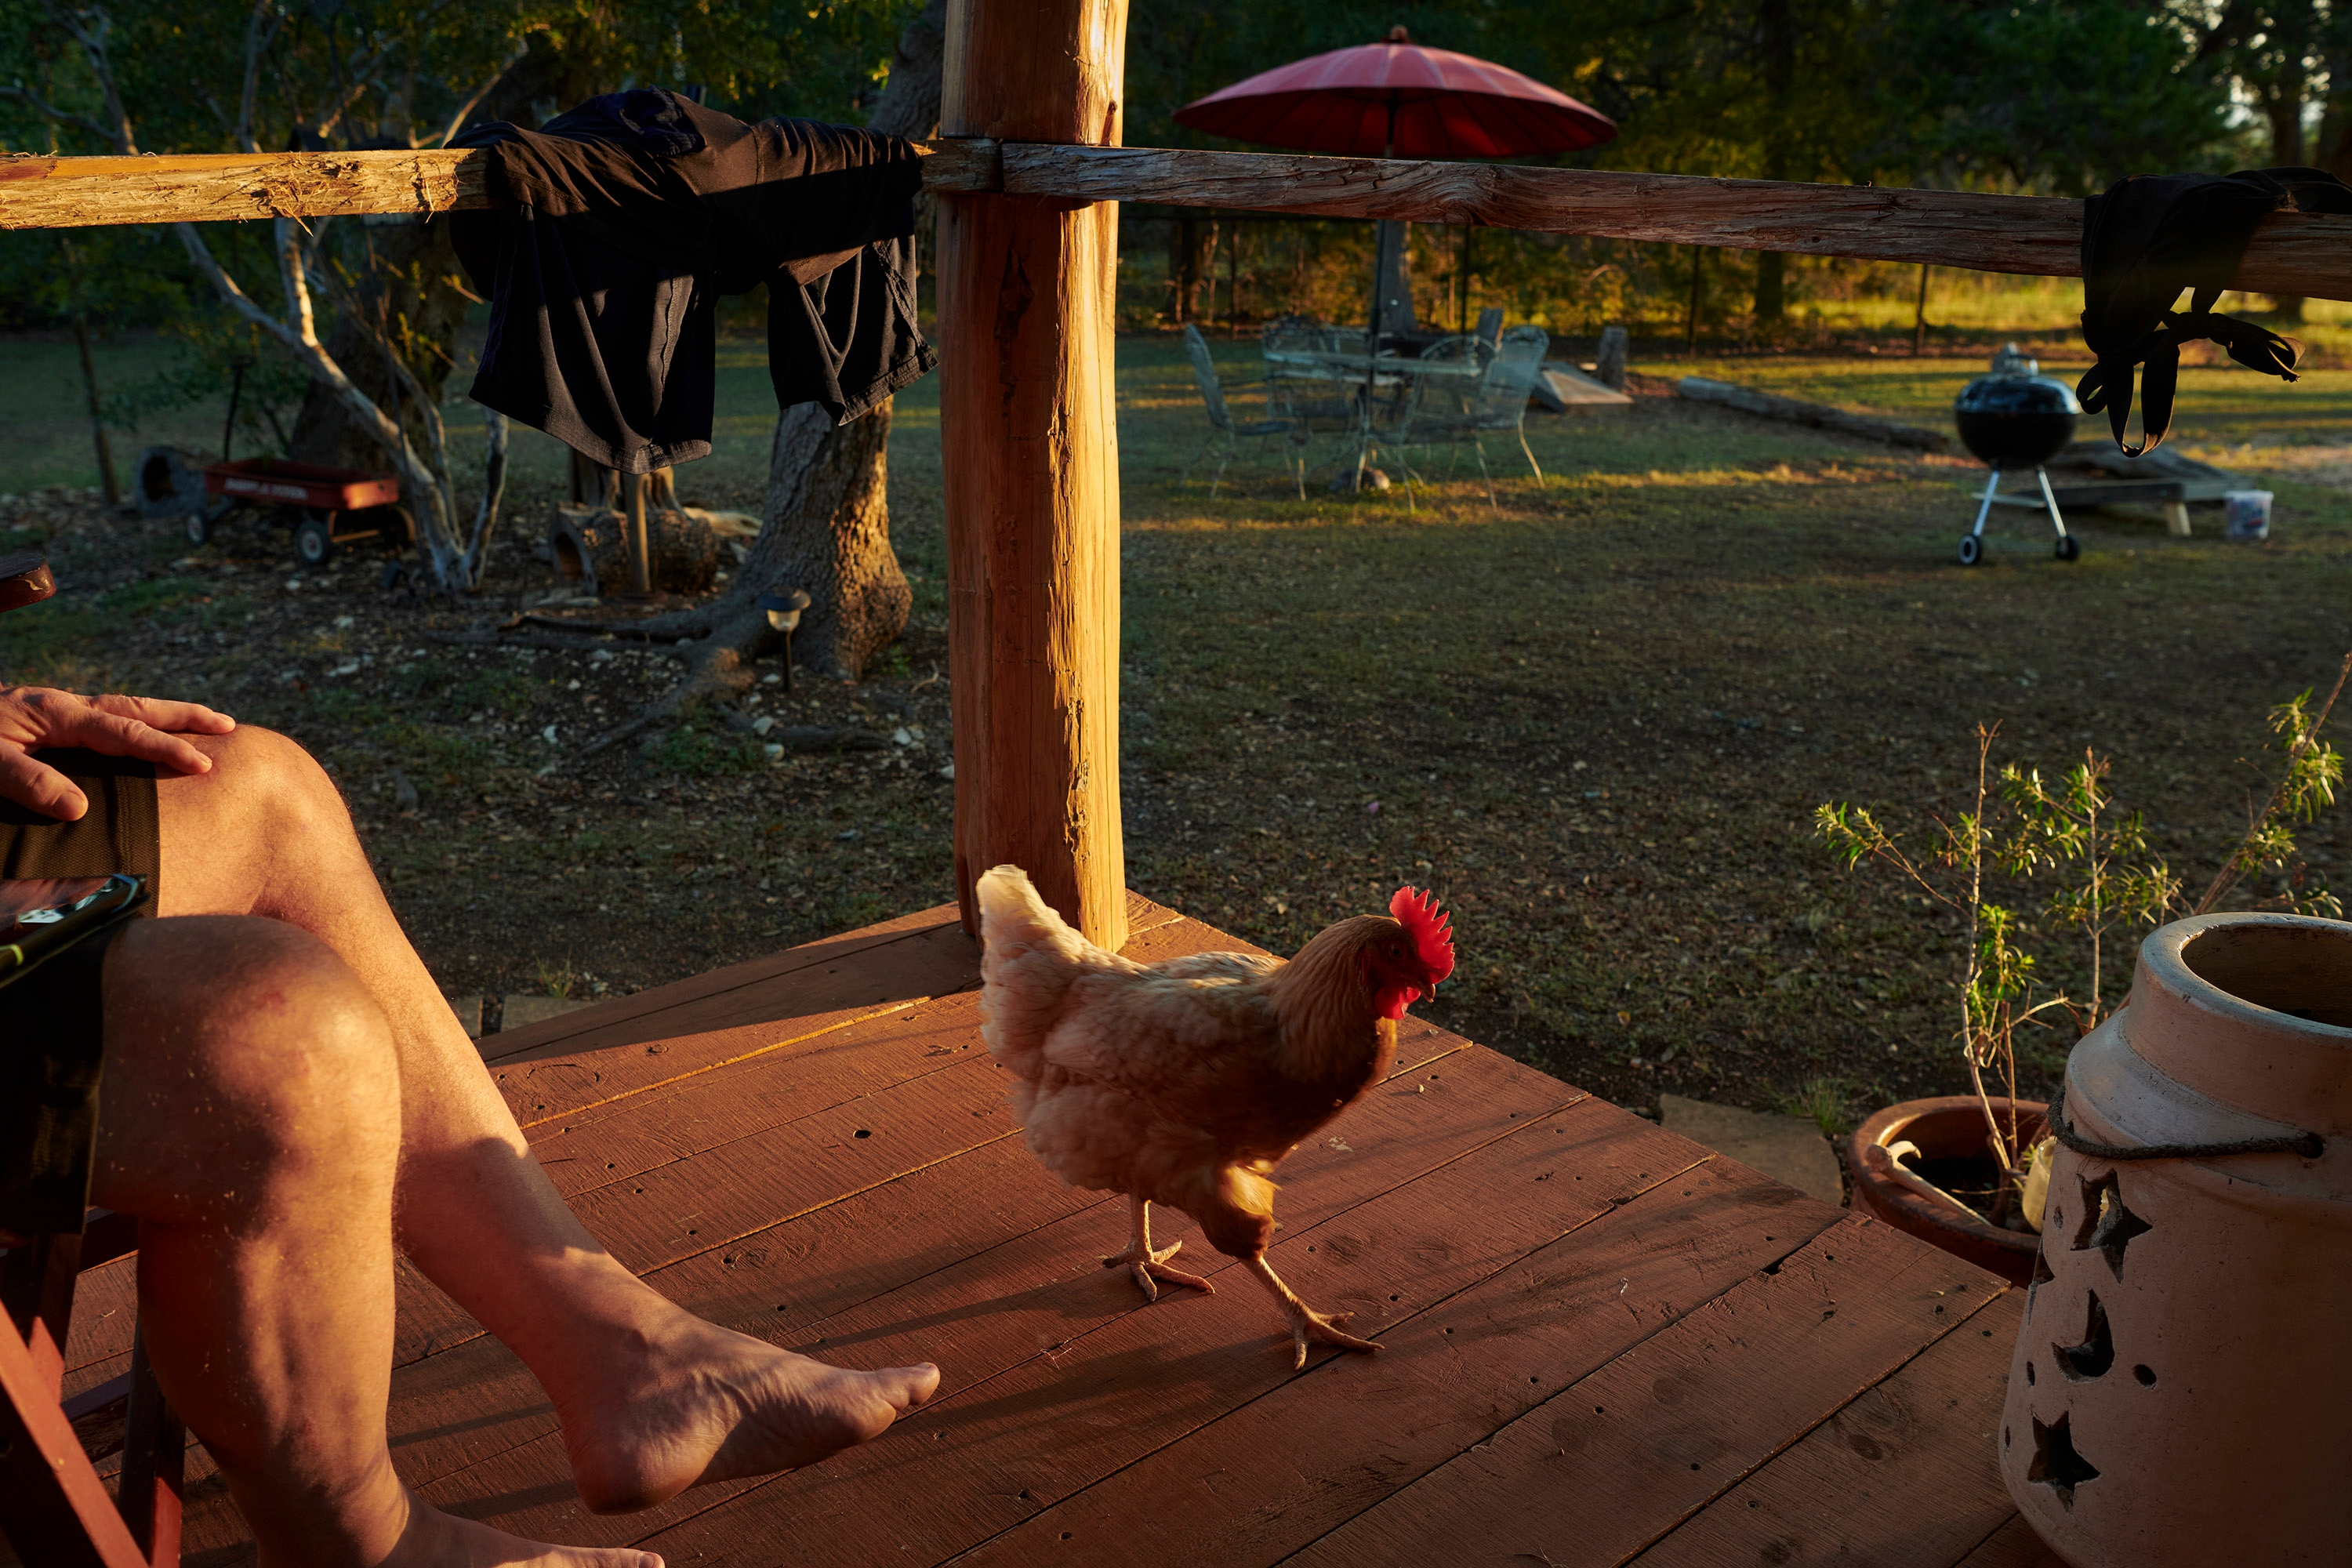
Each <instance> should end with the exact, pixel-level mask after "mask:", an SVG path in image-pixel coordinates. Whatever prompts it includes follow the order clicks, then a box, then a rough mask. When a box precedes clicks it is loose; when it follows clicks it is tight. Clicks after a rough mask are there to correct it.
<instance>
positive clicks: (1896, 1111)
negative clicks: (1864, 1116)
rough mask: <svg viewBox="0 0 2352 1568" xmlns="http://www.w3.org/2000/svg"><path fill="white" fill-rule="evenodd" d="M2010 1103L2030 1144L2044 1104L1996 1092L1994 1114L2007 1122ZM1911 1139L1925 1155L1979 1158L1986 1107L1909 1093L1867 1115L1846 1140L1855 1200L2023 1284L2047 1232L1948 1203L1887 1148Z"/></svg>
mask: <svg viewBox="0 0 2352 1568" xmlns="http://www.w3.org/2000/svg"><path fill="white" fill-rule="evenodd" d="M2012 1108H2013V1109H2014V1110H2016V1112H2017V1134H2018V1139H2019V1142H2021V1144H2027V1145H2030V1144H2032V1143H2033V1142H2036V1141H2037V1140H2038V1139H2040V1138H2041V1136H2042V1114H2043V1108H2042V1106H2039V1105H2028V1104H2026V1103H2025V1102H2024V1101H2022V1100H1994V1101H1993V1110H1994V1114H1996V1115H1998V1116H1999V1117H2000V1122H2001V1126H2002V1127H2003V1128H2004V1129H2005V1128H2007V1127H2008V1125H2009V1110H2011V1109H2012ZM1906 1139H1908V1140H1909V1141H1910V1142H1913V1143H1916V1144H1917V1145H1918V1146H1919V1152H1920V1154H1921V1155H1922V1156H1923V1157H1925V1158H1926V1159H1928V1160H1968V1159H1977V1158H1980V1157H1982V1156H1983V1154H1984V1152H1985V1121H1984V1111H1983V1110H1982V1109H1981V1108H1979V1106H1978V1104H1977V1101H1976V1098H1975V1097H1974V1096H1973V1095H1966V1094H1954V1095H1946V1096H1943V1097H1941V1098H1938V1099H1936V1100H1905V1101H1903V1102H1902V1103H1901V1104H1900V1105H1890V1106H1888V1107H1887V1108H1886V1109H1885V1110H1882V1111H1880V1112H1879V1113H1878V1114H1877V1115H1875V1116H1874V1117H1872V1118H1871V1119H1870V1120H1869V1121H1865V1122H1864V1123H1863V1124H1862V1125H1861V1126H1860V1127H1858V1128H1856V1129H1855V1130H1854V1134H1853V1142H1851V1143H1850V1144H1848V1145H1847V1148H1846V1164H1847V1166H1848V1168H1849V1169H1851V1170H1852V1171H1853V1206H1854V1207H1855V1208H1857V1209H1860V1210H1861V1211H1862V1212H1863V1213H1864V1214H1867V1215H1876V1216H1877V1217H1878V1218H1880V1219H1883V1220H1885V1222H1886V1223H1887V1224H1889V1225H1891V1226H1895V1228H1896V1229H1897V1230H1904V1231H1908V1232H1909V1233H1910V1234H1912V1235H1913V1236H1916V1237H1918V1238H1919V1239H1920V1240H1922V1241H1925V1242H1927V1243H1929V1244H1931V1245H1933V1246H1936V1247H1942V1248H1943V1249H1944V1250H1945V1251H1947V1252H1948V1253H1951V1254H1952V1255H1954V1256H1955V1257H1958V1258H1967V1259H1968V1260H1969V1262H1971V1263H1973V1264H1975V1265H1976V1266H1977V1267H1978V1268H1987V1269H1990V1270H1991V1271H1992V1272H1993V1273H1995V1274H1998V1275H2000V1277H2001V1278H2003V1279H2007V1280H2009V1281H2010V1282H2011V1284H2013V1285H2022V1284H2024V1283H2025V1281H2026V1278H2027V1276H2028V1275H2030V1274H2031V1273H2032V1270H2033V1254H2034V1251H2035V1249H2036V1248H2037V1247H2039V1246H2040V1245H2041V1239H2042V1238H2041V1237H2037V1236H2035V1235H2034V1234H2033V1233H2032V1231H2030V1230H2028V1231H2013V1230H2003V1229H2001V1228H2000V1226H1994V1225H1987V1224H1985V1223H1984V1222H1983V1221H1981V1220H1978V1219H1973V1218H1971V1217H1969V1215H1965V1214H1963V1213H1961V1212H1960V1211H1959V1210H1958V1209H1956V1208H1954V1207H1953V1206H1952V1205H1950V1204H1948V1203H1946V1202H1945V1201H1944V1200H1943V1199H1942V1198H1940V1197H1938V1196H1937V1194H1936V1190H1935V1188H1933V1187H1931V1186H1929V1185H1928V1184H1927V1183H1926V1182H1925V1181H1923V1180H1921V1179H1920V1178H1919V1177H1918V1176H1916V1175H1915V1174H1913V1173H1911V1172H1909V1171H1907V1170H1906V1169H1904V1167H1903V1165H1902V1164H1901V1163H1900V1162H1898V1161H1897V1160H1896V1159H1895V1157H1894V1156H1893V1155H1892V1154H1889V1153H1888V1152H1886V1146H1887V1145H1888V1144H1890V1143H1898V1142H1903V1141H1904V1140H1906Z"/></svg>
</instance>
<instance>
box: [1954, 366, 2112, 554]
mask: <svg viewBox="0 0 2352 1568" xmlns="http://www.w3.org/2000/svg"><path fill="white" fill-rule="evenodd" d="M2040 370H2041V366H2039V365H2037V364H2036V363H2034V362H2033V361H2032V360H2031V359H2028V358H2027V357H2026V356H2025V355H2024V354H2022V353H2019V352H2018V347H2017V345H2016V344H2015V343H2011V344H2010V345H2009V346H2007V347H2006V348H2004V349H2002V350H2001V351H2000V353H1997V354H1995V355H1993V356H1992V374H1990V375H1980V376H1979V377H1977V378H1976V380H1974V381H1972V382H1970V383H1969V384H1968V385H1966V386H1964V387H1962V388H1961V389H1960V395H1959V396H1958V398H1956V399H1954V400H1953V403H1952V419H1953V423H1955V424H1956V425H1958V426H1959V430H1960V439H1961V441H1962V442H1964V443H1965V444H1966V445H1967V447H1968V448H1969V451H1971V452H1973V453H1975V454H1976V455H1977V456H1978V457H1979V458H1982V459H1983V460H1984V461H1985V462H1986V463H1988V464H1990V465H1991V468H1992V474H1991V476H1990V478H1988V479H1986V480H1985V488H1984V496H1983V499H1982V500H1980V501H1979V503H1978V505H1977V521H1976V526H1975V527H1973V528H1971V529H1969V531H1968V532H1967V533H1965V534H1963V535H1962V536H1961V538H1960V564H1961V565H1963V566H1973V565H1975V564H1976V563H1978V562H1979V561H1981V560H1983V559H1984V525H1985V518H1986V516H1987V515H1988V514H1990V512H1991V510H1992V500H1993V494H1994V492H1995V491H1997V490H1998V489H2000V476H2001V471H2002V470H2003V469H2005V468H2032V470H2033V477H2034V478H2035V479H2038V480H2040V481H2041V484H2042V504H2043V505H2044V506H2046V507H2048V508H2049V509H2050V526H2051V527H2052V528H2053V529H2055V530H2056V531H2057V533H2058V543H2057V555H2058V559H2059V560H2061V561H2072V560H2074V558H2075V557H2076V556H2078V555H2080V554H2081V553H2082V552H2083V545H2082V542H2081V541H2080V540H2078V539H2076V538H2075V536H2074V535H2073V534H2071V533H2069V532H2067V531H2066V520H2065V518H2063V516H2061V515H2060V514H2059V511H2058V498H2057V497H2056V496H2054V495H2053V494H2051V492H2050V473H2049V470H2048V469H2047V468H2044V467H2043V466H2042V465H2044V464H2045V463H2047V462H2049V461H2050V459H2051V458H2054V457H2056V456H2057V455H2058V454H2059V453H2061V452H2063V451H2064V450H2065V449H2066V443H2068V442H2069V441H2072V440H2073V439H2074V421H2075V420H2076V419H2078V418H2080V417H2081V416H2082V413H2083V405H2081V404H2079V403H2077V402H2075V401H2074V388H2072V387H2070V386H2068V385H2067V384H2065V383H2064V382H2063V381H2055V380H2053V379H2052V378H2051V377H2049V376H2046V375H2042V374H2038V373H2039V372H2040Z"/></svg>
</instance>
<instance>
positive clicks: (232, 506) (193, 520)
mask: <svg viewBox="0 0 2352 1568" xmlns="http://www.w3.org/2000/svg"><path fill="white" fill-rule="evenodd" d="M235 510H236V501H235V500H228V499H226V498H225V499H223V500H222V501H221V503H220V504H219V505H218V506H205V505H198V506H194V507H191V508H190V509H189V510H188V514H187V516H186V517H184V518H183V519H182V520H181V523H180V526H181V527H182V528H183V529H184V530H185V531H186V532H187V535H188V542H189V543H191V544H202V543H204V542H205V541H206V540H208V539H210V538H212V536H213V524H215V523H216V522H218V521H220V520H221V519H223V518H225V517H226V516H227V515H228V514H229V513H230V512H232V511H235Z"/></svg>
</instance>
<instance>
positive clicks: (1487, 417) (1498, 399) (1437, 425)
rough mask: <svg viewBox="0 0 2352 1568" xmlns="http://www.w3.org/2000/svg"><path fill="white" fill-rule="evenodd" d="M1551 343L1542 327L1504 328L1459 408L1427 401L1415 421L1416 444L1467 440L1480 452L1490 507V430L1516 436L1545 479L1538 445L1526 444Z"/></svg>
mask: <svg viewBox="0 0 2352 1568" xmlns="http://www.w3.org/2000/svg"><path fill="white" fill-rule="evenodd" d="M1462 341H1463V340H1460V339H1454V340H1449V342H1447V343H1440V344H1433V345H1432V346H1433V348H1450V347H1451V345H1452V343H1455V342H1462ZM1550 349H1551V334H1550V333H1549V332H1547V331H1544V330H1543V329H1542V328H1541V327H1531V326H1520V327H1509V328H1506V329H1505V330H1504V331H1503V334H1502V338H1501V341H1500V342H1499V343H1498V344H1497V345H1496V350H1495V354H1494V358H1493V359H1492V360H1491V361H1489V362H1488V363H1487V364H1486V369H1485V371H1484V372H1483V373H1482V374H1480V375H1479V377H1478V379H1477V381H1476V382H1475V384H1473V385H1472V386H1471V387H1470V388H1469V389H1468V390H1467V391H1466V392H1465V394H1464V395H1463V396H1462V399H1461V406H1460V409H1459V411H1458V412H1455V411H1454V410H1452V409H1449V408H1443V407H1431V406H1428V405H1424V406H1423V410H1422V413H1421V416H1420V417H1419V418H1418V419H1417V420H1416V422H1415V428H1414V430H1413V433H1412V443H1413V444H1414V445H1415V446H1430V445H1434V444H1435V443H1436V442H1437V441H1440V440H1443V441H1445V442H1446V443H1448V444H1449V445H1453V444H1455V443H1459V442H1461V441H1463V440H1465V439H1466V440H1467V441H1469V443H1470V445H1471V447H1473V448H1474V449H1475V451H1476V452H1477V454H1478V477H1479V478H1480V479H1484V480H1485V481H1486V504H1487V505H1488V506H1490V507H1491V506H1493V505H1494V504H1495V476H1494V475H1493V473H1491V472H1490V471H1489V470H1488V469H1487V467H1486V442H1485V437H1487V436H1492V435H1500V434H1502V433H1503V432H1505V431H1508V432H1509V433H1510V434H1511V435H1513V436H1515V437H1517V438H1518V443H1519V450H1520V451H1521V452H1523V453H1525V454H1526V455H1527V459H1528V468H1529V469H1530V470H1532V471H1533V472H1534V474H1535V477H1536V483H1537V484H1538V485H1541V484H1542V483H1543V482H1544V477H1543V466H1542V465H1541V464H1540V463H1538V462H1537V461H1536V454H1535V450H1534V448H1533V447H1529V446H1528V432H1527V419H1528V398H1529V397H1530V396H1532V395H1534V390H1535V384H1536V376H1537V375H1538V374H1539V373H1540V372H1541V371H1542V369H1543V362H1544V355H1545V354H1546V353H1549V352H1550ZM1456 352H1460V351H1456ZM1424 357H1426V356H1424Z"/></svg>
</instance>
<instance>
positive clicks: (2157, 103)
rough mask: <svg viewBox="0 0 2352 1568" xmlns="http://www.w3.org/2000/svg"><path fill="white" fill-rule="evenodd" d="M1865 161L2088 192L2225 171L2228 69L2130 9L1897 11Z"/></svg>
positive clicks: (2078, 0) (1901, 3) (2177, 31)
mask: <svg viewBox="0 0 2352 1568" xmlns="http://www.w3.org/2000/svg"><path fill="white" fill-rule="evenodd" d="M1877 35H1878V38H1879V40H1880V42H1879V47H1877V48H1876V49H1875V50H1874V54H1876V55H1877V57H1878V58H1881V59H1883V60H1884V61H1885V64H1886V67H1887V68H1886V71H1885V76H1884V78H1883V80H1882V85H1881V86H1880V87H1879V88H1878V89H1877V90H1876V91H1875V92H1874V94H1872V95H1871V96H1872V99H1873V107H1874V109H1875V110H1877V118H1878V122H1879V125H1880V131H1879V133H1878V135H1877V136H1876V137H1875V138H1874V141H1873V142H1871V146H1872V147H1873V149H1874V152H1873V154H1872V158H1873V161H1874V162H1875V163H1877V164H1878V165H1879V166H1880V167H1881V168H1883V169H1885V171H1887V172H1888V173H1890V174H1892V173H1900V174H1902V175H1904V176H1905V177H1906V178H1908V179H1910V180H1913V181H1915V182H1916V183H1919V184H1936V185H1946V186H1963V187H1965V186H1986V187H1990V188H1995V189H2001V190H2011V191H2028V192H2033V193H2037V194H2041V195H2088V194H2090V193H2092V192H2095V191H2098V190H2103V189H2105V187H2106V186H2107V184H2110V183H2111V182H2113V181H2115V180H2117V179H2120V178H2122V177H2123V176H2124V175H2126V174H2168V173H2173V172H2177V171H2182V170H2192V169H2202V168H2209V167H2212V166H2214V165H2215V164H2216V163H2221V164H2223V165H2224V166H2226V164H2227V163H2228V161H2229V159H2230V157H2231V153H2232V151H2233V149H2232V147H2231V142H2232V140H2233V138H2232V129H2233V127H2232V104H2231V79H2230V76H2229V74H2228V72H2227V71H2226V70H2225V69H2224V68H2223V67H2222V65H2221V62H2219V61H2217V60H2216V59H2215V58H2213V57H2212V56H2211V54H2210V52H2207V53H2204V54H2201V55H2200V39H2199V38H2198V37H2197V36H2196V35H2195V34H2194V33H2193V32H2192V31H2190V30H2189V29H2188V28H2187V27H2185V26H2182V25H2181V24H2180V22H2179V19H2178V18H2177V17H2176V16H2174V15H2173V14H2172V13H2171V12H2170V11H2168V10H2167V9H2165V8H2163V7H2161V6H2149V5H2141V4H2135V3H2134V0H2067V3H2065V4H2055V3H2052V0H2042V3H2040V4H2033V5H2011V4H2008V3H2006V0H1898V3H1897V4H1896V5H1894V6H1893V7H1891V8H1890V9H1889V11H1888V12H1887V13H1886V15H1885V16H1884V17H1883V18H1882V19H1881V20H1880V21H1879V23H1878V26H1877Z"/></svg>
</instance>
